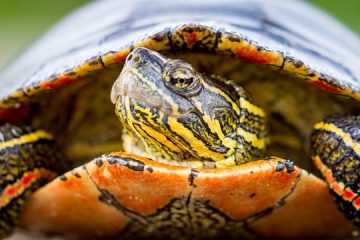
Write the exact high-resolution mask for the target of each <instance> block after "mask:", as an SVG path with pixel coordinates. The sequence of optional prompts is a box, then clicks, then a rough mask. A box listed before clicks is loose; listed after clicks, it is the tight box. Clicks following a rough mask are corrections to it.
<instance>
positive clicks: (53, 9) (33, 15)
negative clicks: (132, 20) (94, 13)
mask: <svg viewBox="0 0 360 240" xmlns="http://www.w3.org/2000/svg"><path fill="white" fill-rule="evenodd" d="M88 1H89V0H15V1H10V0H0V53H1V54H0V69H1V68H2V67H3V66H4V64H5V63H6V62H9V61H10V60H11V59H12V58H14V57H16V55H17V54H19V53H20V52H21V51H22V50H23V49H24V48H25V47H26V46H27V45H29V43H30V42H32V41H34V40H35V39H36V38H37V37H38V36H39V35H41V33H43V32H44V31H46V29H48V28H49V27H50V26H51V25H53V24H54V23H55V22H56V21H58V20H59V19H60V18H61V17H62V16H63V15H65V14H66V13H68V12H70V11H71V10H72V9H74V8H76V7H78V6H80V5H82V4H84V3H86V2H88ZM118 1H125V0H118ZM269 1H284V0H269ZM309 2H311V3H313V4H315V5H316V6H318V7H320V8H323V9H324V10H326V11H328V12H329V13H330V14H332V15H334V16H335V17H337V18H338V19H339V20H340V21H342V22H344V23H345V24H346V25H347V26H349V27H350V28H352V29H353V30H354V31H356V32H358V33H359V35H360V14H359V12H360V0H309Z"/></svg>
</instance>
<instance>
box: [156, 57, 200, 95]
mask: <svg viewBox="0 0 360 240" xmlns="http://www.w3.org/2000/svg"><path fill="white" fill-rule="evenodd" d="M163 79H164V83H165V86H166V87H167V88H168V89H170V90H171V91H174V92H176V93H178V94H180V95H193V94H195V93H196V92H198V89H199V86H200V80H199V78H198V74H197V73H196V72H195V71H194V69H193V68H192V67H191V65H189V64H187V63H184V62H180V61H179V62H177V63H176V64H174V63H172V64H169V65H168V66H167V68H165V71H164V76H163Z"/></svg>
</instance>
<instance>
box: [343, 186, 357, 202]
mask: <svg viewBox="0 0 360 240" xmlns="http://www.w3.org/2000/svg"><path fill="white" fill-rule="evenodd" d="M356 196H357V194H355V193H354V192H353V191H352V190H351V189H350V188H345V190H344V193H343V199H345V200H347V201H352V200H353V199H354V198H355V197H356Z"/></svg>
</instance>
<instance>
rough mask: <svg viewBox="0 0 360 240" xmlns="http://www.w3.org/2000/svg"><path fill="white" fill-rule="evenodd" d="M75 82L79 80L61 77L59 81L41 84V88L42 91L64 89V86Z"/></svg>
mask: <svg viewBox="0 0 360 240" xmlns="http://www.w3.org/2000/svg"><path fill="white" fill-rule="evenodd" d="M75 80H77V79H76V78H69V77H60V78H59V79H57V80H55V81H51V82H49V81H44V82H42V83H40V87H41V88H42V89H52V88H57V87H62V86H66V85H69V84H71V83H72V82H74V81H75Z"/></svg>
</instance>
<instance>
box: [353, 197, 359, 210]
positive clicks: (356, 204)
mask: <svg viewBox="0 0 360 240" xmlns="http://www.w3.org/2000/svg"><path fill="white" fill-rule="evenodd" d="M353 206H354V207H355V208H356V210H359V209H360V196H359V197H357V198H355V200H354V201H353Z"/></svg>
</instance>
